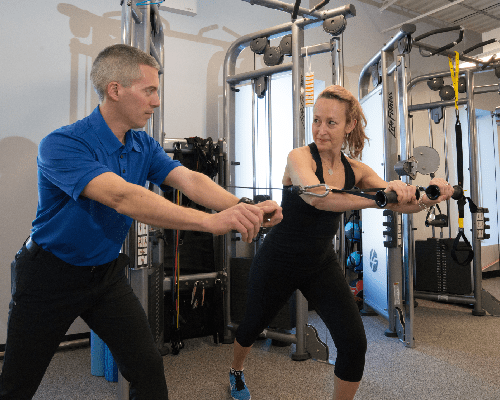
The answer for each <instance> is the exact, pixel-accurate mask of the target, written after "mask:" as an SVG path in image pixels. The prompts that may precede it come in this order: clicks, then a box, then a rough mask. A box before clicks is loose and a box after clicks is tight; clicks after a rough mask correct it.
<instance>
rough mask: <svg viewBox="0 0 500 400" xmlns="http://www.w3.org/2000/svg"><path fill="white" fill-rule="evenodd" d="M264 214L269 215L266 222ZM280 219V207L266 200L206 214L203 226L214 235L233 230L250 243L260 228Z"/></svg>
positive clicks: (275, 222)
mask: <svg viewBox="0 0 500 400" xmlns="http://www.w3.org/2000/svg"><path fill="white" fill-rule="evenodd" d="M264 214H268V215H269V220H268V221H264ZM271 214H272V215H271ZM282 219H283V214H282V213H281V207H280V206H279V205H278V204H277V203H276V202H274V201H271V200H266V201H264V202H262V203H259V204H257V205H253V204H246V203H239V204H237V205H235V206H233V207H231V208H228V209H226V210H224V211H221V212H219V213H217V214H207V216H206V218H205V219H204V221H203V225H205V226H206V231H208V232H211V233H213V234H215V235H223V234H226V233H228V232H230V231H232V230H235V231H237V232H239V233H240V234H241V239H242V240H243V241H244V242H247V243H251V242H252V240H253V238H254V237H256V236H257V234H258V233H259V230H260V227H261V226H265V227H269V226H274V225H276V224H277V223H279V222H280V221H281V220H282Z"/></svg>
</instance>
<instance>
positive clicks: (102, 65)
mask: <svg viewBox="0 0 500 400" xmlns="http://www.w3.org/2000/svg"><path fill="white" fill-rule="evenodd" d="M141 65H148V66H150V67H153V68H156V69H157V70H159V69H160V65H159V64H158V62H157V61H156V60H155V59H154V57H152V56H150V55H149V54H146V53H145V52H143V51H142V50H139V49H138V48H136V47H132V46H129V45H126V44H115V45H113V46H109V47H106V48H105V49H104V50H102V51H101V52H100V53H99V54H98V55H97V57H96V59H95V60H94V63H93V65H92V70H91V71H90V80H91V81H92V85H93V86H94V90H95V91H96V93H97V95H98V96H99V99H100V100H101V101H103V100H104V95H105V94H106V90H107V86H108V84H109V83H110V82H119V83H120V84H121V85H123V86H125V87H130V86H131V85H132V84H133V82H134V81H135V80H138V79H140V78H141V77H142V72H141V69H140V66H141Z"/></svg>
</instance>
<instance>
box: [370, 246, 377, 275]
mask: <svg viewBox="0 0 500 400" xmlns="http://www.w3.org/2000/svg"><path fill="white" fill-rule="evenodd" d="M370 268H371V270H372V271H373V272H376V271H377V268H378V257H377V252H376V251H375V249H371V250H370Z"/></svg>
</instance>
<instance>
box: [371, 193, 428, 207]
mask: <svg viewBox="0 0 500 400" xmlns="http://www.w3.org/2000/svg"><path fill="white" fill-rule="evenodd" d="M415 197H416V198H417V200H418V199H419V198H420V190H418V189H417V190H416V191H415ZM397 202H398V195H397V193H396V192H394V191H390V192H386V191H384V190H379V191H378V192H377V193H375V204H377V206H379V207H381V208H383V207H385V206H386V205H387V204H389V203H397Z"/></svg>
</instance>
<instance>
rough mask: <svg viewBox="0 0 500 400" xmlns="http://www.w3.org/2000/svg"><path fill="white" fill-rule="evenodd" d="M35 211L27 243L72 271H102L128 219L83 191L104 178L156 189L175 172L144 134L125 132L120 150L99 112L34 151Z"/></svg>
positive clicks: (118, 246) (171, 162)
mask: <svg viewBox="0 0 500 400" xmlns="http://www.w3.org/2000/svg"><path fill="white" fill-rule="evenodd" d="M37 161H38V209H37V213H36V218H35V220H34V221H33V228H32V233H31V237H32V238H33V240H34V241H35V242H36V243H37V244H38V245H39V246H41V247H42V248H43V249H45V250H48V251H50V252H51V253H52V254H54V255H55V256H57V257H59V258H60V259H62V260H63V261H66V262H67V263H70V264H73V265H100V264H104V263H107V262H109V261H112V260H114V259H115V258H116V257H117V256H118V253H119V252H120V249H121V246H122V243H123V241H124V239H125V237H126V236H127V233H128V230H129V228H130V225H131V223H132V219H131V218H130V217H127V216H125V215H123V214H119V213H117V212H116V211H115V210H113V209H111V208H109V207H107V206H105V205H103V204H101V203H99V202H97V201H94V200H90V199H88V198H86V197H83V196H80V193H81V192H82V190H83V189H84V188H85V186H86V185H87V184H88V183H89V182H90V181H91V180H92V179H94V178H95V177H96V176H98V175H100V174H102V173H104V172H113V173H115V174H117V175H119V176H121V177H122V178H123V179H125V180H126V181H128V182H131V183H134V184H137V185H140V186H145V184H146V181H150V182H153V183H155V184H156V185H160V184H161V183H162V182H163V181H164V180H165V178H166V176H167V175H168V174H169V173H170V171H172V170H173V169H174V168H175V167H177V166H179V165H181V164H180V163H179V162H178V161H174V160H172V159H171V158H170V157H169V156H168V155H167V154H166V153H165V151H164V150H163V148H162V147H161V146H160V144H159V143H158V142H157V141H155V140H154V139H153V138H151V137H150V136H148V135H147V133H146V132H143V131H132V130H130V131H128V132H127V133H126V136H125V145H123V144H122V143H121V142H120V141H119V140H118V138H117V137H116V136H115V135H114V133H113V132H112V131H111V129H109V127H108V125H107V124H106V122H105V121H104V118H103V117H102V115H101V113H100V111H99V107H97V108H96V109H95V110H94V111H93V112H92V114H90V115H89V116H88V117H86V118H84V119H82V120H80V121H78V122H76V123H74V124H72V125H68V126H65V127H62V128H60V129H58V130H56V131H54V132H52V133H51V134H49V135H48V136H46V137H45V138H44V139H43V140H42V141H41V142H40V146H39V148H38V159H37Z"/></svg>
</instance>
